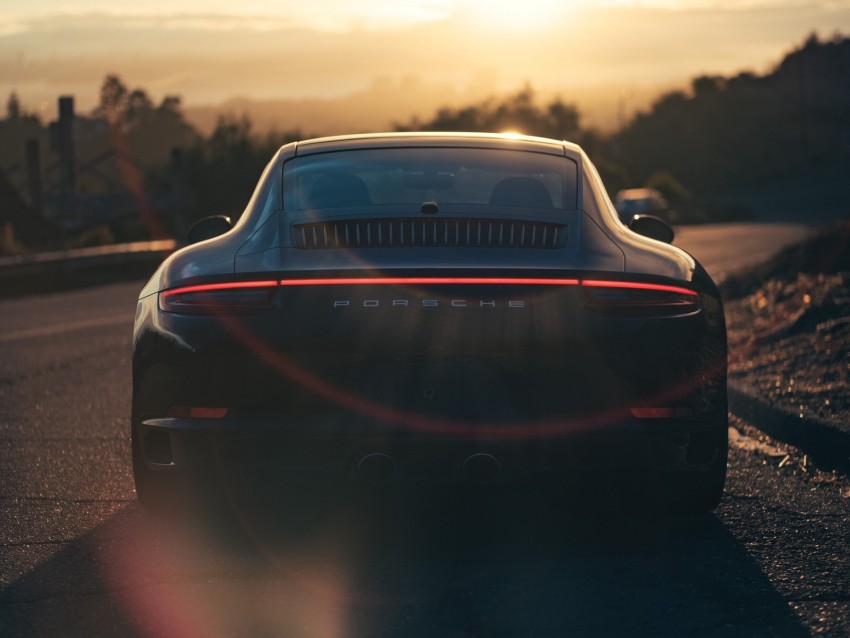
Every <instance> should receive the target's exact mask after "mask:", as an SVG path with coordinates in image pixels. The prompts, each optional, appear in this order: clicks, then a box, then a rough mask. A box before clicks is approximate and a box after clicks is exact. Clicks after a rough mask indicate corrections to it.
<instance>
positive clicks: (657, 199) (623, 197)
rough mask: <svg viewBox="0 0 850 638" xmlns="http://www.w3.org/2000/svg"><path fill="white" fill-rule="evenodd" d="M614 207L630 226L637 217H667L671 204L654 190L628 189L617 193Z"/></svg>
mask: <svg viewBox="0 0 850 638" xmlns="http://www.w3.org/2000/svg"><path fill="white" fill-rule="evenodd" d="M614 207H615V208H616V209H617V212H618V213H619V214H620V220H621V221H622V222H623V223H624V224H626V225H627V226H628V225H629V222H631V220H632V218H633V217H634V216H635V215H656V216H659V217H662V218H666V217H667V213H668V212H669V210H670V204H668V203H667V200H666V199H665V198H664V196H663V195H662V194H661V193H659V192H658V191H657V190H655V189H654V188H626V189H624V190H621V191H619V192H618V193H617V196H616V197H615V198H614Z"/></svg>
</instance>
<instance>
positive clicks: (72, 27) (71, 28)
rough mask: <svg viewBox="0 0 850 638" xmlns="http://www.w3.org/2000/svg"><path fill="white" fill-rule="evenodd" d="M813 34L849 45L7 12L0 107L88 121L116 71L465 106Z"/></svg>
mask: <svg viewBox="0 0 850 638" xmlns="http://www.w3.org/2000/svg"><path fill="white" fill-rule="evenodd" d="M812 31H817V32H818V33H819V34H820V35H821V36H822V37H830V36H831V35H833V34H834V33H836V32H840V33H843V34H847V35H850V0H822V1H819V2H818V1H803V0H574V1H570V0H560V1H552V0H516V1H514V2H500V1H498V0H420V1H413V2H402V1H394V0H366V1H360V2H350V1H345V0H298V1H291V0H285V1H273V0H244V1H241V2H227V1H224V0H145V2H143V3H138V4H136V3H123V2H114V0H112V1H109V2H106V1H103V0H73V1H71V2H68V1H62V0H2V4H0V98H2V99H3V100H4V102H5V96H7V95H8V94H9V93H10V92H12V91H15V92H17V93H18V95H19V97H20V98H21V100H22V102H23V104H24V105H25V107H26V108H28V109H30V110H33V111H39V110H42V112H43V113H44V114H45V115H47V116H49V115H51V114H52V109H53V108H54V104H55V98H56V96H57V95H58V94H60V93H65V94H75V95H76V96H77V103H78V105H79V106H78V108H79V109H80V110H86V109H89V108H91V107H92V106H93V105H94V103H95V101H96V99H97V92H98V88H99V86H100V83H101V81H102V79H103V76H104V75H105V74H106V73H108V72H116V73H118V74H119V75H120V76H121V77H122V78H123V79H124V80H125V81H126V82H127V84H129V85H131V86H133V87H135V86H141V87H144V88H145V89H147V90H148V91H149V92H150V93H151V95H152V96H153V97H154V98H155V99H160V98H161V97H162V96H163V95H166V94H178V95H181V96H182V97H183V100H184V104H186V105H188V106H199V105H212V104H216V103H220V102H222V101H224V100H226V99H228V98H231V97H236V96H242V97H249V98H252V99H273V98H289V99H292V98H299V99H300V98H312V97H326V98H327V97H337V96H345V95H348V94H351V93H353V92H357V91H362V90H364V88H365V87H368V86H369V85H371V84H373V83H374V82H376V80H377V79H383V80H388V81H391V82H398V81H401V80H403V79H405V78H407V79H410V78H413V79H415V81H417V82H418V83H420V84H424V85H425V86H430V85H433V86H434V87H435V90H439V88H438V87H452V88H453V90H455V91H469V92H470V95H473V94H474V95H478V94H483V93H487V92H491V93H496V92H501V91H512V90H515V89H517V88H519V87H521V86H522V85H523V84H524V83H526V82H529V83H531V85H532V86H534V87H535V88H536V89H538V90H541V91H553V92H559V93H562V94H564V95H565V96H566V97H567V98H568V99H571V100H576V101H578V102H581V94H582V91H583V90H589V89H591V88H593V89H601V88H605V89H610V90H616V91H624V92H625V93H624V94H628V91H630V90H638V91H639V90H641V89H643V90H646V89H647V88H653V87H658V88H670V87H675V86H685V85H686V83H687V82H688V81H689V79H690V78H691V77H693V76H694V75H696V74H698V73H720V74H727V75H728V74H732V73H735V72H738V71H741V70H752V71H755V72H757V73H763V72H766V71H768V70H769V68H770V66H771V65H772V64H775V63H776V62H778V61H779V59H781V56H782V55H783V53H785V52H786V51H787V50H788V49H790V48H791V47H792V46H794V45H797V44H799V43H801V42H802V41H803V39H804V38H805V37H806V36H807V35H808V34H809V33H811V32H812Z"/></svg>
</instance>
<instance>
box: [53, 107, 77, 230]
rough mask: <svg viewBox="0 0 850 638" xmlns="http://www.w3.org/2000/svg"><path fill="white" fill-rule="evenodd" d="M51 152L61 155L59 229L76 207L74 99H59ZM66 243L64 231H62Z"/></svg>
mask: <svg viewBox="0 0 850 638" xmlns="http://www.w3.org/2000/svg"><path fill="white" fill-rule="evenodd" d="M50 146H51V150H53V151H55V152H56V153H58V155H59V202H60V204H59V206H60V211H59V220H58V221H59V228H60V229H63V226H64V224H63V222H64V221H65V219H67V218H68V217H69V213H70V214H73V212H74V211H73V210H72V209H73V208H75V207H76V204H75V202H76V197H75V195H76V192H75V191H76V167H75V164H76V162H75V157H74V97H73V96H72V95H62V96H60V97H59V119H58V120H57V121H56V122H51V123H50ZM61 232H62V235H63V243H64V230H61Z"/></svg>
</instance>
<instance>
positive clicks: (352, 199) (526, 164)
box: [283, 148, 577, 214]
mask: <svg viewBox="0 0 850 638" xmlns="http://www.w3.org/2000/svg"><path fill="white" fill-rule="evenodd" d="M283 170H284V174H283V177H284V208H285V209H286V210H289V211H307V210H323V209H334V208H347V209H349V208H356V207H362V206H380V207H385V206H392V207H397V208H398V212H405V211H406V210H417V211H418V210H419V208H420V207H421V206H422V205H423V204H425V203H435V204H436V205H437V206H438V207H439V208H440V210H441V211H442V210H446V209H450V208H451V207H453V206H454V207H458V210H460V207H466V206H472V207H476V208H477V207H478V206H488V207H492V206H500V207H510V208H522V209H526V210H536V211H538V212H540V213H544V214H545V212H546V211H547V210H551V211H557V210H574V209H575V208H576V174H577V167H576V164H575V162H573V161H572V160H569V159H567V158H565V157H559V156H556V155H548V154H545V153H534V152H528V151H511V150H498V149H468V148H387V149H364V150H348V151H335V152H329V153H320V154H315V155H306V156H303V157H296V158H294V159H292V160H289V161H288V162H287V163H286V164H285V165H284V169H283Z"/></svg>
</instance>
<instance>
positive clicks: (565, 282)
mask: <svg viewBox="0 0 850 638" xmlns="http://www.w3.org/2000/svg"><path fill="white" fill-rule="evenodd" d="M453 284H462V285H521V286H587V287H591V288H628V289H635V290H656V291H659V292H670V293H676V294H680V295H689V296H692V297H696V296H698V295H699V293H698V292H696V291H695V290H691V289H689V288H682V287H679V286H668V285H666V284H653V283H648V282H639V281H614V280H605V279H559V278H546V277H330V278H320V279H280V280H274V279H269V280H263V281H234V282H226V283H213V284H198V285H195V286H182V287H180V288H171V289H170V290H163V291H162V293H161V294H163V295H165V296H166V297H169V296H171V295H180V294H187V293H193V292H211V291H215V290H237V289H245V288H274V287H277V286H279V285H280V286H358V285H359V286H363V285H379V286H380V285H383V286H388V285H390V286H391V285H395V286H415V285H453Z"/></svg>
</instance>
